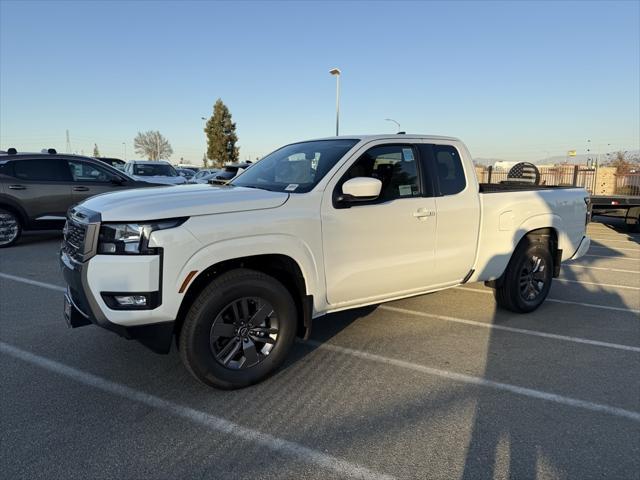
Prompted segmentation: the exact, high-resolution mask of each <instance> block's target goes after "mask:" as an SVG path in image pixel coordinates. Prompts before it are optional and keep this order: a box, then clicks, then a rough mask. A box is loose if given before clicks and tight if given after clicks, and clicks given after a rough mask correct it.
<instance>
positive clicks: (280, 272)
mask: <svg viewBox="0 0 640 480" xmlns="http://www.w3.org/2000/svg"><path fill="white" fill-rule="evenodd" d="M238 268H246V269H250V270H256V271H258V272H262V273H264V274H266V275H269V276H271V277H273V278H275V279H276V280H278V281H279V282H280V283H282V284H283V285H284V286H285V288H286V289H287V290H288V291H289V293H290V294H291V296H292V297H293V299H294V302H295V304H296V310H297V311H298V331H297V335H298V336H299V337H302V338H304V339H306V338H308V337H309V334H310V333H311V323H312V316H313V296H312V295H309V294H307V291H308V290H307V281H306V279H305V276H304V274H303V272H302V269H301V268H300V265H299V264H298V262H297V261H296V260H294V259H293V258H292V257H290V256H288V255H284V254H259V255H250V256H243V257H236V258H231V259H226V260H222V261H220V262H217V263H214V264H212V265H210V266H209V267H207V268H205V269H204V270H203V271H201V272H200V273H199V274H198V275H197V276H196V277H195V278H194V279H193V281H192V282H191V283H190V284H189V287H188V288H187V290H186V292H185V294H184V297H183V298H182V301H181V303H180V308H179V309H178V315H177V317H176V321H175V330H174V331H175V334H176V339H178V336H179V335H180V330H181V329H182V324H183V322H184V319H185V317H186V315H187V312H188V310H189V307H190V306H191V304H192V303H193V301H194V300H195V298H196V297H197V296H198V295H199V294H200V292H202V290H203V289H204V288H205V287H206V286H207V285H208V284H209V283H210V282H211V281H212V280H214V279H215V278H217V277H218V276H220V275H221V274H223V273H226V272H229V271H231V270H235V269H238Z"/></svg>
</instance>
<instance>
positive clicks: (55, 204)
mask: <svg viewBox="0 0 640 480" xmlns="http://www.w3.org/2000/svg"><path fill="white" fill-rule="evenodd" d="M153 186H156V184H153V183H149V182H141V181H138V180H135V179H133V178H131V177H129V176H128V175H127V174H125V173H123V172H121V171H119V170H117V169H115V168H113V167H111V166H109V165H107V164H105V163H103V162H100V161H98V160H94V159H92V158H88V157H81V156H78V155H64V154H58V153H56V151H55V150H53V149H50V150H48V151H47V153H17V152H16V150H15V149H9V150H8V151H6V152H0V248H2V247H8V246H9V245H12V244H14V243H15V242H16V241H17V240H18V238H20V234H21V233H22V231H23V230H44V229H57V228H62V226H63V225H64V221H65V216H66V212H67V210H68V209H69V207H71V206H72V205H75V204H76V203H78V202H81V201H82V200H84V199H85V198H87V197H90V196H93V195H97V194H99V193H106V192H114V191H118V190H122V189H126V188H139V187H153Z"/></svg>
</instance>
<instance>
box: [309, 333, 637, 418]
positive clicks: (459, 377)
mask: <svg viewBox="0 0 640 480" xmlns="http://www.w3.org/2000/svg"><path fill="white" fill-rule="evenodd" d="M305 343H307V344H309V345H312V346H314V347H316V348H319V349H322V350H329V351H332V352H339V353H344V354H346V355H351V356H353V357H358V358H361V359H363V360H369V361H372V362H378V363H384V364H386V365H392V366H394V367H399V368H404V369H407V370H413V371H416V372H420V373H425V374H427V375H431V376H436V377H441V378H446V379H447V380H453V381H456V382H461V383H467V384H473V385H479V386H481V387H489V388H493V389H496V390H502V391H506V392H510V393H515V394H516V395H521V396H524V397H529V398H536V399H538V400H546V401H549V402H554V403H559V404H562V405H568V406H570V407H574V408H582V409H586V410H591V411H594V412H600V413H607V414H609V415H614V416H616V417H623V418H626V419H628V420H632V421H634V422H640V412H634V411H631V410H625V409H623V408H618V407H612V406H609V405H603V404H600V403H593V402H587V401H585V400H579V399H577V398H571V397H565V396H562V395H557V394H555V393H550V392H544V391H541V390H534V389H531V388H526V387H519V386H517V385H511V384H509V383H502V382H495V381H493V380H488V379H486V378H482V377H474V376H472V375H465V374H463V373H456V372H450V371H447V370H440V369H438V368H432V367H427V366H426V365H420V364H418V363H411V362H406V361H404V360H398V359H395V358H390V357H383V356H382V355H377V354H375V353H369V352H364V351H362V350H355V349H353V348H347V347H340V346H338V345H334V344H331V343H322V342H318V341H315V340H307V341H306V342H305Z"/></svg>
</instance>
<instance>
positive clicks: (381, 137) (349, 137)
mask: <svg viewBox="0 0 640 480" xmlns="http://www.w3.org/2000/svg"><path fill="white" fill-rule="evenodd" d="M341 139H343V140H362V141H369V142H370V141H372V140H401V139H412V140H417V139H421V140H447V141H450V142H459V141H460V139H459V138H456V137H445V136H441V135H426V134H419V133H395V134H393V133H387V134H378V135H339V136H335V137H323V138H314V139H313V140H341ZM296 143H297V142H296Z"/></svg>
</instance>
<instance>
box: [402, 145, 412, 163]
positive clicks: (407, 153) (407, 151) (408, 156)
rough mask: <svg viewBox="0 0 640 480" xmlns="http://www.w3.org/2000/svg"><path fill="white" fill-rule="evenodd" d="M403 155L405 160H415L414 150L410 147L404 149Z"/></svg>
mask: <svg viewBox="0 0 640 480" xmlns="http://www.w3.org/2000/svg"><path fill="white" fill-rule="evenodd" d="M402 156H403V157H404V161H405V162H413V150H412V149H410V148H403V149H402Z"/></svg>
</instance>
